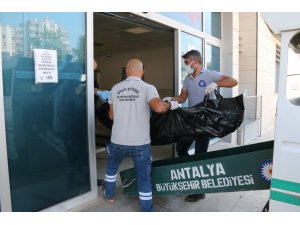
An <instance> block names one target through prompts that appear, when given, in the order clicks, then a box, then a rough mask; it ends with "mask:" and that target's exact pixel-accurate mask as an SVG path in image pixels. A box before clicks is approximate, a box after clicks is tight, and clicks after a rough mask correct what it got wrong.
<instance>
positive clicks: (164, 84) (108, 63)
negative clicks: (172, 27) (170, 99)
mask: <svg viewBox="0 0 300 225" xmlns="http://www.w3.org/2000/svg"><path fill="white" fill-rule="evenodd" d="M95 55H96V57H95V58H96V61H97V62H98V68H99V69H100V88H101V89H108V90H110V89H111V88H112V86H113V85H114V84H116V83H118V82H120V81H121V69H122V67H125V66H126V63H127V61H128V60H129V59H131V58H138V59H140V60H141V61H142V62H143V63H144V66H145V69H146V73H145V76H144V79H145V82H147V83H150V84H153V85H155V86H156V88H157V89H158V90H159V92H160V95H161V97H164V95H172V94H173V92H172V90H173V76H174V60H173V58H174V57H173V48H172V47H165V48H159V49H151V50H144V51H133V52H128V53H119V54H113V55H111V57H110V58H108V57H107V56H98V57H97V53H95Z"/></svg>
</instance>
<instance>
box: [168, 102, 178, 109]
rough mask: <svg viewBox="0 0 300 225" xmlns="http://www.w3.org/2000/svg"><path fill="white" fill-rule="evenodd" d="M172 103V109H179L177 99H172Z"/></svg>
mask: <svg viewBox="0 0 300 225" xmlns="http://www.w3.org/2000/svg"><path fill="white" fill-rule="evenodd" d="M170 103H171V108H170V109H171V110H174V109H177V108H178V107H179V104H178V102H177V101H170Z"/></svg>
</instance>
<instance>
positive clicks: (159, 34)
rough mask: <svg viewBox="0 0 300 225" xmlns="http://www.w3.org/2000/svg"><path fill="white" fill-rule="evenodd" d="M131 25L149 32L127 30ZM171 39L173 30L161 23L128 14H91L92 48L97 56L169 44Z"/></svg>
mask: <svg viewBox="0 0 300 225" xmlns="http://www.w3.org/2000/svg"><path fill="white" fill-rule="evenodd" d="M133 28H138V29H134V30H138V31H140V30H144V29H146V30H149V32H146V33H140V34H135V33H130V32H128V31H126V30H128V29H133ZM141 28H142V29H141ZM173 42H174V36H173V30H172V29H170V28H168V27H166V26H164V25H162V24H158V23H156V22H152V21H149V20H146V19H145V18H142V17H138V16H136V15H133V14H130V13H94V51H95V55H97V56H103V55H106V56H109V55H112V54H115V53H121V52H130V51H136V50H147V49H155V48H161V47H167V46H170V47H172V46H173Z"/></svg>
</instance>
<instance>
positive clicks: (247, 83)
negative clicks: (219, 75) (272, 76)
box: [239, 12, 257, 96]
mask: <svg viewBox="0 0 300 225" xmlns="http://www.w3.org/2000/svg"><path fill="white" fill-rule="evenodd" d="M239 18H240V24H239V28H240V29H239V30H240V34H239V35H240V54H239V60H240V67H239V72H240V75H239V93H243V91H244V90H245V89H247V90H248V92H247V93H248V96H253V95H256V82H257V80H256V69H257V67H256V62H257V59H256V54H257V51H256V50H257V49H256V47H257V45H256V44H257V43H256V35H257V33H256V13H255V12H253V13H239Z"/></svg>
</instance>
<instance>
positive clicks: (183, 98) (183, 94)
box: [163, 89, 188, 103]
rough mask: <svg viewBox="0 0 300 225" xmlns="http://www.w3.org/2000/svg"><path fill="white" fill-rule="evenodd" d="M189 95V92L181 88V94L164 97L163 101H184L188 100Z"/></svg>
mask: <svg viewBox="0 0 300 225" xmlns="http://www.w3.org/2000/svg"><path fill="white" fill-rule="evenodd" d="M187 97H188V92H187V91H185V90H183V89H181V92H180V95H178V96H174V97H166V98H163V101H167V102H170V101H177V102H178V103H184V102H185V101H186V99H187Z"/></svg>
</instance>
